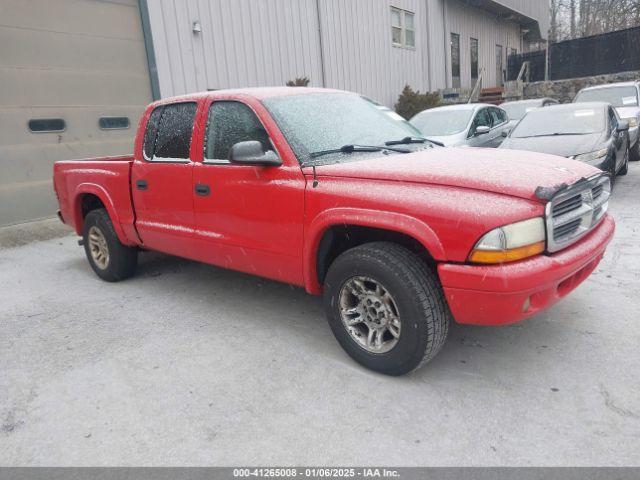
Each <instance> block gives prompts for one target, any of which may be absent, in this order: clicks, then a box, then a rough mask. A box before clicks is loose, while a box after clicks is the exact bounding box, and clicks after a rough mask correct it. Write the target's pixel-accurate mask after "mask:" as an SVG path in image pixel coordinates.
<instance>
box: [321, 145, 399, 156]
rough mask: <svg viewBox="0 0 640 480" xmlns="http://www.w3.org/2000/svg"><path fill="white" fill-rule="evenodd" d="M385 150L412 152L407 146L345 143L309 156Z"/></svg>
mask: <svg viewBox="0 0 640 480" xmlns="http://www.w3.org/2000/svg"><path fill="white" fill-rule="evenodd" d="M383 150H391V151H393V152H398V153H411V150H407V149H406V148H392V147H388V146H379V145H352V144H349V145H343V146H341V147H340V148H332V149H329V150H320V151H318V152H311V153H310V154H309V156H310V157H311V158H317V157H321V156H323V155H329V154H331V153H353V152H381V151H383Z"/></svg>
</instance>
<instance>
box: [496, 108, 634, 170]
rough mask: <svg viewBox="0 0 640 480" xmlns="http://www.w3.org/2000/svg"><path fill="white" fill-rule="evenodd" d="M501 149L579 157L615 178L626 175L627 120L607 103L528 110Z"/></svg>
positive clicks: (627, 159) (627, 153) (577, 158)
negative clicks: (617, 175)
mask: <svg viewBox="0 0 640 480" xmlns="http://www.w3.org/2000/svg"><path fill="white" fill-rule="evenodd" d="M501 148H510V149H513V150H528V151H531V152H541V153H551V154H554V155H560V156H563V157H569V158H573V159H575V160H580V161H583V162H585V163H588V164H590V165H593V166H594V167H598V168H600V169H601V170H605V171H607V172H609V173H610V174H611V177H612V178H613V177H615V175H616V174H619V175H626V173H627V166H628V163H629V123H628V122H627V121H626V120H621V119H620V117H619V116H618V114H617V113H616V111H615V109H614V108H613V107H612V106H611V105H610V104H608V103H604V102H590V103H569V104H565V105H557V106H554V107H549V108H538V109H536V110H532V111H530V112H528V113H527V114H526V115H525V116H524V117H523V118H522V120H520V122H519V123H518V125H516V127H515V128H514V129H513V130H512V131H511V133H510V134H509V136H508V137H507V138H506V140H505V141H504V142H503V143H502V145H501Z"/></svg>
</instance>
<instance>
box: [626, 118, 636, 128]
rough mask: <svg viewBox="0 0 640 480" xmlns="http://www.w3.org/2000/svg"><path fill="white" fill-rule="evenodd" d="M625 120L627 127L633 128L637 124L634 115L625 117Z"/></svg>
mask: <svg viewBox="0 0 640 480" xmlns="http://www.w3.org/2000/svg"><path fill="white" fill-rule="evenodd" d="M624 120H626V121H627V122H629V128H635V127H637V126H638V119H637V118H636V117H629V118H625V119H624Z"/></svg>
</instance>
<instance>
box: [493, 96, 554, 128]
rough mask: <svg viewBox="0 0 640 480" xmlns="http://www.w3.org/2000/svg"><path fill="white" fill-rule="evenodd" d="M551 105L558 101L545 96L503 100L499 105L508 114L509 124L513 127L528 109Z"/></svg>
mask: <svg viewBox="0 0 640 480" xmlns="http://www.w3.org/2000/svg"><path fill="white" fill-rule="evenodd" d="M552 105H558V101H557V100H554V99H553V98H548V97H545V98H530V99H528V100H514V101H513V102H504V103H501V104H500V107H501V108H503V109H504V110H505V111H506V112H507V115H509V126H510V127H511V128H513V127H515V126H516V124H517V123H518V122H519V121H520V119H522V117H524V116H525V114H526V113H527V112H528V111H530V110H533V109H534V108H540V107H550V106H552Z"/></svg>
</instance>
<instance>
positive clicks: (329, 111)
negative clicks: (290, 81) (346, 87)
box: [263, 93, 424, 165]
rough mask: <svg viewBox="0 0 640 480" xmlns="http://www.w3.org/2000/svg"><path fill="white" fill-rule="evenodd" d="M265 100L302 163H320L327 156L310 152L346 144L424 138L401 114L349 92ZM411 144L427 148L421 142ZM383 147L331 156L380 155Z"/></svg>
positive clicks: (378, 143)
mask: <svg viewBox="0 0 640 480" xmlns="http://www.w3.org/2000/svg"><path fill="white" fill-rule="evenodd" d="M263 104H264V105H265V107H266V108H267V110H269V112H270V113H271V115H272V116H273V118H274V120H275V121H276V123H277V124H278V126H279V127H280V130H282V133H283V134H284V136H285V137H286V138H287V141H288V142H289V144H290V145H291V147H292V148H293V150H294V152H295V154H296V156H297V157H298V160H299V161H301V162H302V163H303V164H308V165H312V164H317V163H320V162H326V159H324V158H323V159H320V158H318V159H316V160H312V159H311V155H310V154H311V153H314V152H321V151H323V150H330V149H339V148H340V147H342V146H344V145H384V144H385V142H388V141H390V140H399V139H402V138H406V137H419V138H423V136H422V134H421V133H420V132H419V131H418V130H416V129H415V128H413V127H412V126H411V125H410V124H409V123H408V122H406V121H404V120H403V119H402V117H399V116H397V117H396V116H395V115H390V114H389V111H383V110H381V109H380V108H379V107H377V106H375V105H374V104H373V103H371V102H369V101H367V100H365V99H363V98H362V97H360V96H358V95H353V94H348V93H311V94H305V95H288V96H282V97H272V98H267V99H266V100H264V101H263ZM407 147H408V148H416V149H417V148H424V146H422V145H420V144H418V145H415V146H413V147H410V146H407ZM382 154H383V152H381V151H368V152H357V153H342V152H337V153H335V154H333V155H331V157H333V158H334V161H335V158H336V157H341V158H344V157H346V156H347V155H351V156H356V158H358V159H360V158H362V156H363V155H369V156H379V155H382Z"/></svg>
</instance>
